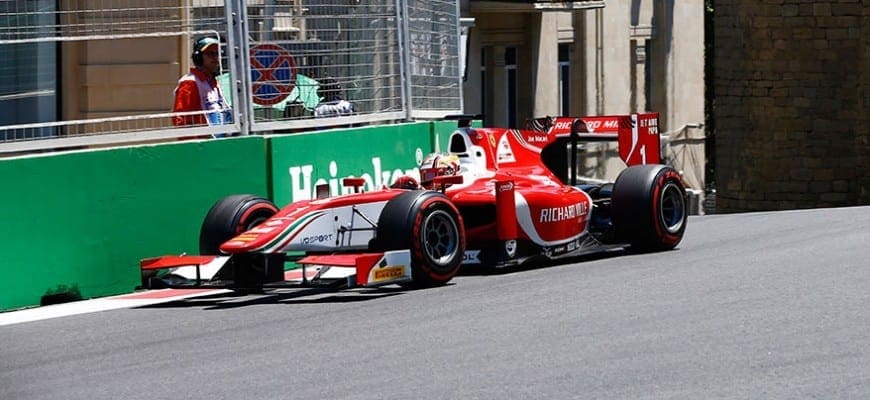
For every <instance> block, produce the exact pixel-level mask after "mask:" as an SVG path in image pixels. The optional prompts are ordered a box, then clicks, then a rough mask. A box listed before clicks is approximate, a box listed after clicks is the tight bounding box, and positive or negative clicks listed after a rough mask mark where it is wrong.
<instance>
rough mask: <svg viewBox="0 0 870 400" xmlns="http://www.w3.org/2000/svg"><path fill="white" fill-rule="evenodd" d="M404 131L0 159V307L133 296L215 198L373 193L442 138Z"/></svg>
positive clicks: (186, 248)
mask: <svg viewBox="0 0 870 400" xmlns="http://www.w3.org/2000/svg"><path fill="white" fill-rule="evenodd" d="M454 127H455V123H452V124H442V123H436V124H433V123H428V122H426V123H408V124H400V125H392V126H383V127H367V128H356V129H339V130H332V131H319V132H316V133H299V134H292V135H275V136H248V137H241V138H229V139H220V140H206V141H188V142H173V143H162V144H154V145H144V146H137V147H128V148H114V149H99V150H92V151H81V152H75V153H66V154H54V155H46V156H29V157H25V158H9V159H0V177H2V178H3V179H2V182H3V189H2V190H3V195H2V196H0V221H2V228H0V232H2V235H0V238H2V240H0V254H2V257H0V275H2V279H0V311H6V310H12V309H17V308H22V307H29V306H38V305H41V304H50V303H55V302H63V301H70V300H78V299H86V298H94V297H102V296H108V295H115V294H122V293H129V292H132V291H134V290H135V288H136V287H137V286H138V285H139V284H140V278H139V276H140V275H139V260H140V259H142V258H145V257H151V256H158V255H164V254H180V253H183V252H186V253H189V254H196V253H197V249H198V237H199V228H200V224H201V223H202V218H203V217H204V215H205V213H206V212H207V211H208V209H209V208H210V207H211V205H212V204H213V203H214V202H215V201H217V200H218V199H219V198H221V197H223V196H226V195H230V194H236V193H251V194H257V195H262V196H267V197H269V198H272V199H273V200H274V201H275V202H276V203H277V204H278V205H279V206H281V205H284V204H286V203H288V202H290V201H293V200H299V199H301V198H305V197H306V196H310V195H311V194H313V193H314V192H313V190H314V188H315V187H316V185H317V184H319V183H327V184H328V185H329V186H330V187H331V188H335V190H333V194H335V193H336V191H340V190H341V184H340V178H342V177H345V176H362V177H367V181H370V182H371V185H370V186H380V185H382V184H387V183H389V182H391V181H392V180H394V179H395V178H397V177H398V176H400V175H401V174H404V173H412V174H413V173H416V169H415V168H416V165H417V164H416V160H417V158H418V155H419V156H420V157H422V155H425V154H426V153H428V152H430V151H431V150H432V149H433V147H434V146H435V145H434V143H435V142H434V140H435V139H434V138H435V137H436V135H435V133H436V132H440V134H441V135H442V136H443V135H446V134H447V133H449V132H450V131H451V130H452V129H453V128H454Z"/></svg>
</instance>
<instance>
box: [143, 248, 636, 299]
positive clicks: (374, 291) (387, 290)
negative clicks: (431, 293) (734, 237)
mask: <svg viewBox="0 0 870 400" xmlns="http://www.w3.org/2000/svg"><path fill="white" fill-rule="evenodd" d="M629 254H633V253H632V252H630V251H626V250H623V249H614V250H610V251H603V252H598V253H591V254H586V255H581V256H574V257H568V258H562V259H558V260H551V259H547V258H541V259H537V260H530V261H528V262H526V263H524V264H522V265H515V266H508V267H505V268H492V267H483V266H479V265H467V266H464V267H462V268H461V269H460V270H459V273H458V274H457V276H490V275H493V276H497V275H508V274H523V273H528V272H531V271H538V270H542V269H545V268H551V267H555V266H559V265H564V264H574V263H583V262H590V261H595V260H603V259H608V258H614V257H620V256H625V255H629ZM455 284H456V283H455V281H451V282H449V283H448V284H447V285H445V286H453V285H455ZM416 290H426V289H415V288H403V287H393V286H387V287H380V288H350V289H341V288H330V287H299V286H292V285H288V286H283V287H282V286H281V285H280V284H279V285H276V286H273V287H266V288H263V289H244V290H237V291H233V292H230V293H216V294H212V295H205V296H199V297H190V298H186V299H181V300H176V301H171V302H167V303H159V304H149V305H145V306H139V307H136V308H141V309H170V308H194V307H198V308H202V309H205V310H221V309H233V308H239V307H247V306H255V305H272V304H276V305H277V304H330V303H336V304H338V303H358V302H364V301H371V300H377V299H382V298H387V297H392V296H398V295H402V294H405V293H408V292H413V291H416Z"/></svg>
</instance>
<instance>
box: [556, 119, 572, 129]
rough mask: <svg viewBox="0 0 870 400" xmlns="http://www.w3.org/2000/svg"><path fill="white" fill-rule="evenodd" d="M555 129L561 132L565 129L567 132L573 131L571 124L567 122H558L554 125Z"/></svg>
mask: <svg viewBox="0 0 870 400" xmlns="http://www.w3.org/2000/svg"><path fill="white" fill-rule="evenodd" d="M553 129H554V130H560V131H561V130H563V129H564V130H566V131H571V122H567V121H559V122H556V123H555V124H553Z"/></svg>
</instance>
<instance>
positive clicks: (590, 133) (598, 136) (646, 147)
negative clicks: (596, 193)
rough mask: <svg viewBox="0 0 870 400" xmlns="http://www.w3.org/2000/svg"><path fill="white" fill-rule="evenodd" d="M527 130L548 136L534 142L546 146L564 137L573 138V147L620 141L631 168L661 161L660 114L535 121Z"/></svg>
mask: <svg viewBox="0 0 870 400" xmlns="http://www.w3.org/2000/svg"><path fill="white" fill-rule="evenodd" d="M526 129H527V130H528V131H531V132H536V133H538V134H543V135H546V136H548V140H534V138H531V139H532V140H529V142H530V143H544V145H546V144H548V143H550V142H552V141H553V140H555V139H556V138H561V137H569V138H570V139H571V141H572V146H575V145H576V141H579V140H583V141H616V142H618V144H619V158H621V159H622V161H624V162H625V164H626V165H628V166H632V165H639V164H658V163H659V162H661V141H660V138H659V114H658V113H647V114H631V115H606V116H598V117H544V118H535V119H532V120H529V121H528V122H527V123H526Z"/></svg>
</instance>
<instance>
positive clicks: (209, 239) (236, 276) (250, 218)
mask: <svg viewBox="0 0 870 400" xmlns="http://www.w3.org/2000/svg"><path fill="white" fill-rule="evenodd" d="M277 212H278V207H276V206H275V204H274V203H272V202H271V201H269V200H266V199H264V198H262V197H259V196H254V195H249V194H237V195H232V196H227V197H224V198H223V199H221V200H219V201H218V202H217V203H215V204H214V205H213V206H212V207H211V209H210V210H209V211H208V214H206V216H205V219H204V220H203V222H202V228H201V229H200V232H199V252H200V254H202V255H220V254H221V250H220V246H221V244H223V243H224V242H226V241H227V240H230V239H232V238H233V237H235V236H237V235H239V234H241V233H242V232H245V231H247V230H250V229H252V228H254V227H255V226H257V225H259V224H261V223H263V222H264V221H266V220H267V219H269V218H270V217H272V216H273V215H275V213H277ZM283 277H284V255H283V254H238V255H233V257H232V258H231V259H230V262H229V263H228V265H226V266H225V267H224V268H223V269H222V271H221V273H220V274H219V276H218V279H231V280H233V281H234V285H235V286H239V287H250V286H260V285H262V284H263V283H265V282H273V281H277V280H282V279H283Z"/></svg>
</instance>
